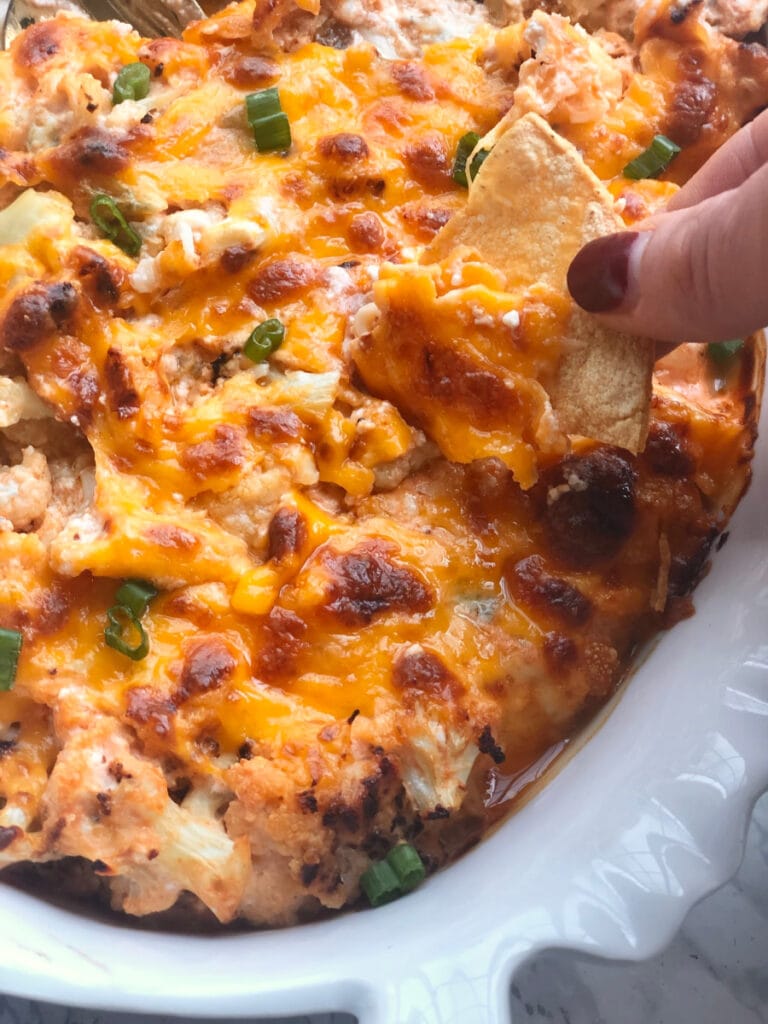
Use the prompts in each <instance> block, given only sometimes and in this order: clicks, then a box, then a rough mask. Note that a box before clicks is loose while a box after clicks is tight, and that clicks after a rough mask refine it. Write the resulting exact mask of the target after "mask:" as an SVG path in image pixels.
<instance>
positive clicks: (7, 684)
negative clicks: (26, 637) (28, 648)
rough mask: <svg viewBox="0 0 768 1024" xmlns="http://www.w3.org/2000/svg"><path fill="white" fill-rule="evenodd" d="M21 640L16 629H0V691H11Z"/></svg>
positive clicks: (17, 664)
mask: <svg viewBox="0 0 768 1024" xmlns="http://www.w3.org/2000/svg"><path fill="white" fill-rule="evenodd" d="M22 639H23V638H22V635H21V633H20V632H19V630H18V629H0V690H12V689H13V684H14V683H15V682H16V670H17V668H18V667H19V655H20V654H21V644H22Z"/></svg>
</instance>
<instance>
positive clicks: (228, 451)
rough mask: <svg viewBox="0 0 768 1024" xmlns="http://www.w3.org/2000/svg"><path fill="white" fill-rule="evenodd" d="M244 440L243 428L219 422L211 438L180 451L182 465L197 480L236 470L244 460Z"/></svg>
mask: <svg viewBox="0 0 768 1024" xmlns="http://www.w3.org/2000/svg"><path fill="white" fill-rule="evenodd" d="M244 441H245V434H244V431H243V430H241V429H240V428H238V427H230V426H227V425H226V424H223V423H221V424H219V425H218V426H217V427H216V428H215V430H214V432H213V437H212V438H211V440H209V441H201V442H200V443H199V444H193V445H190V446H189V447H188V448H186V449H185V450H184V451H183V452H182V456H181V462H182V465H183V466H184V467H185V468H186V469H188V470H189V472H190V473H192V475H193V476H194V477H196V478H197V479H199V480H203V479H205V478H206V477H208V476H214V475H216V474H220V473H227V472H230V471H231V470H237V469H239V468H240V467H241V466H242V465H243V463H244V462H245V453H244V450H243V444H244Z"/></svg>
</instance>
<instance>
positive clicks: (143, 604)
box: [115, 580, 158, 619]
mask: <svg viewBox="0 0 768 1024" xmlns="http://www.w3.org/2000/svg"><path fill="white" fill-rule="evenodd" d="M157 594H158V592H157V590H156V589H155V587H153V586H152V584H151V583H145V582H144V580H126V582H125V583H124V584H123V585H122V586H121V587H120V588H119V589H118V591H117V593H116V594H115V605H119V606H120V607H122V608H128V610H129V611H131V612H133V614H134V615H135V616H136V618H137V619H140V618H141V616H142V615H143V614H144V612H145V611H146V610H147V606H148V605H149V602H150V601H151V600H152V598H153V597H157Z"/></svg>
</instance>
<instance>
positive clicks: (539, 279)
mask: <svg viewBox="0 0 768 1024" xmlns="http://www.w3.org/2000/svg"><path fill="white" fill-rule="evenodd" d="M621 230H623V223H622V221H621V219H620V218H619V217H618V215H617V214H616V213H615V211H614V206H613V199H612V197H611V195H610V193H609V192H608V191H607V189H606V188H605V187H604V186H603V185H602V183H601V182H600V180H599V179H598V178H597V176H596V175H595V174H593V172H592V171H591V170H590V169H589V168H588V167H587V166H586V164H585V163H584V161H583V160H582V158H581V156H580V154H579V152H578V150H577V149H576V148H575V147H574V146H573V145H571V143H569V142H568V141H566V140H565V139H563V138H562V137H561V136H559V135H558V134H557V133H556V132H554V131H553V130H552V129H551V128H550V126H549V125H548V124H547V122H546V121H544V119H543V118H541V117H539V116H538V115H537V114H526V115H525V116H524V117H522V118H520V119H519V120H517V121H513V122H512V124H511V127H510V128H509V129H508V130H506V131H505V132H504V133H503V134H501V135H500V136H499V137H498V138H497V139H496V141H495V145H494V147H493V149H492V150H491V152H490V154H489V155H488V157H487V158H486V160H485V162H484V163H483V165H482V169H481V171H480V173H479V174H478V176H477V178H476V180H475V181H474V182H473V184H472V187H471V190H470V193H469V198H468V201H467V205H466V207H465V208H464V209H463V210H462V211H460V212H459V213H457V214H456V215H455V216H454V217H453V218H452V219H451V220H450V221H449V222H448V224H447V225H446V226H445V228H443V230H442V231H441V232H440V233H439V234H438V235H437V237H436V238H435V240H434V241H433V242H432V244H431V245H430V247H429V248H428V249H427V252H426V253H425V257H424V260H425V262H437V261H439V260H442V259H444V258H446V257H447V256H449V255H450V253H451V252H452V251H454V250H455V249H456V248H458V247H460V246H466V247H468V248H470V249H472V250H474V251H475V252H476V253H477V254H478V255H479V256H480V258H481V259H482V260H484V261H485V262H487V263H489V264H491V265H492V266H494V267H496V268H497V269H498V270H500V271H502V272H503V273H504V274H505V276H506V278H507V282H508V285H509V287H511V288H525V287H529V286H531V285H533V284H536V283H541V284H544V285H546V286H548V287H550V288H553V289H554V290H555V291H557V292H560V293H561V294H563V295H567V294H568V291H567V285H566V275H567V272H568V267H569V266H570V263H571V260H572V259H573V257H574V256H575V255H576V253H577V252H578V251H579V249H581V247H582V246H584V245H586V243H587V242H590V241H592V240H593V239H595V238H599V237H600V236H602V235H605V234H610V233H611V232H614V231H621ZM653 361H654V349H653V344H652V343H651V342H650V341H647V340H645V339H638V338H633V337H630V336H628V335H625V334H620V333H618V332H616V331H611V330H607V329H606V328H604V327H603V326H602V325H601V324H600V323H599V322H598V320H597V319H596V318H594V317H592V316H590V315H588V314H587V313H584V312H582V311H581V310H580V309H578V308H577V307H576V306H575V304H574V306H573V314H572V316H571V318H570V321H569V326H568V331H567V337H566V339H565V344H564V351H563V356H562V359H561V362H560V366H559V368H558V372H557V375H556V377H555V379H554V381H553V382H552V383H551V384H550V386H549V392H550V398H551V401H552V406H553V408H554V410H555V412H556V414H557V418H558V421H559V423H560V426H561V428H562V429H563V430H565V431H566V432H567V433H569V434H580V435H583V436H586V437H591V438H594V439H595V440H598V441H603V442H606V443H608V444H615V445H618V446H620V447H622V448H627V449H629V450H630V451H632V452H637V451H640V450H641V449H642V448H643V445H644V444H645V438H646V435H647V432H648V417H649V410H650V399H651V377H652V372H653Z"/></svg>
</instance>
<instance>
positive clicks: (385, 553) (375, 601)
mask: <svg viewBox="0 0 768 1024" xmlns="http://www.w3.org/2000/svg"><path fill="white" fill-rule="evenodd" d="M321 560H322V563H323V566H324V567H325V569H326V570H327V571H328V573H329V576H330V581H329V584H328V588H327V592H326V599H325V602H324V607H325V608H326V610H327V611H328V612H330V613H331V614H332V615H333V616H334V618H336V619H338V620H339V621H340V622H341V623H342V624H343V625H345V626H350V627H354V626H365V625H367V624H368V623H369V622H371V621H372V620H373V619H374V618H375V617H376V616H377V615H381V614H385V613H392V612H403V613H405V614H410V615H415V614H423V613H424V612H428V611H429V610H430V609H431V608H432V607H433V605H434V603H435V596H434V594H433V592H432V591H431V590H430V588H429V587H428V586H427V585H426V584H425V583H424V582H423V580H421V579H420V578H419V576H418V575H417V574H416V572H415V571H414V570H412V569H410V568H406V567H405V566H401V565H398V564H397V563H395V562H394V561H393V560H392V558H391V545H388V544H386V543H382V542H377V541H373V540H372V541H368V542H366V543H365V544H361V545H360V546H359V547H357V548H355V549H354V550H353V551H348V552H343V553H341V552H336V551H334V550H333V549H328V550H326V551H324V552H323V553H322V556H321Z"/></svg>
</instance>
